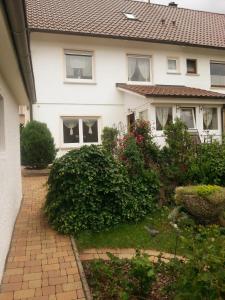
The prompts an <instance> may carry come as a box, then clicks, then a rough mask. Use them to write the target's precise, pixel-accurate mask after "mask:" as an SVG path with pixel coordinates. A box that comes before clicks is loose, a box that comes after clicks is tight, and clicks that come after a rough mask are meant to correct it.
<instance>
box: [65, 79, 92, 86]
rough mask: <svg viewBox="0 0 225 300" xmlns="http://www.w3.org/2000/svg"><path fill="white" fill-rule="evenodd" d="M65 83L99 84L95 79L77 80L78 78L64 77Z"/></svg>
mask: <svg viewBox="0 0 225 300" xmlns="http://www.w3.org/2000/svg"><path fill="white" fill-rule="evenodd" d="M64 83H65V84H67V83H69V84H71V83H72V84H90V85H95V84H97V83H96V81H93V80H76V79H64Z"/></svg>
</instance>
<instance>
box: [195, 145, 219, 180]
mask: <svg viewBox="0 0 225 300" xmlns="http://www.w3.org/2000/svg"><path fill="white" fill-rule="evenodd" d="M189 175H190V178H191V182H193V183H194V184H198V183H200V184H216V185H221V186H224V185H225V143H224V141H223V143H222V144H221V143H219V142H217V141H213V142H212V143H208V144H207V143H204V144H201V145H199V146H198V152H197V155H196V158H195V160H193V162H192V164H191V166H190V169H189Z"/></svg>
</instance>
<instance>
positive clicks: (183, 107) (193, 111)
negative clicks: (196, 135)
mask: <svg viewBox="0 0 225 300" xmlns="http://www.w3.org/2000/svg"><path fill="white" fill-rule="evenodd" d="M183 109H191V111H192V117H193V123H194V127H193V128H188V130H192V129H197V124H196V121H197V120H196V114H197V112H196V107H192V106H190V107H188V106H182V107H180V119H181V112H182V110H183Z"/></svg>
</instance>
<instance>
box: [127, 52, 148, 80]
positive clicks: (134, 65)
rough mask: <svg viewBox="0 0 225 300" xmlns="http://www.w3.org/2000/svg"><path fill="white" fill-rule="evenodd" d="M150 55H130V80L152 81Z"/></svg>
mask: <svg viewBox="0 0 225 300" xmlns="http://www.w3.org/2000/svg"><path fill="white" fill-rule="evenodd" d="M150 60H151V58H150V57H149V56H137V55H128V80H129V81H134V82H150Z"/></svg>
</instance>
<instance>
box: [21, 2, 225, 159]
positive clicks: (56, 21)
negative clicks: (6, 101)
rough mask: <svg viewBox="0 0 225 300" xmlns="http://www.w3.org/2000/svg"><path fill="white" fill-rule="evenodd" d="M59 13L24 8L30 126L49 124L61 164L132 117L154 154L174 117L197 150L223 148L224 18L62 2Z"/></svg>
mask: <svg viewBox="0 0 225 300" xmlns="http://www.w3.org/2000/svg"><path fill="white" fill-rule="evenodd" d="M56 2H57V3H56ZM79 7H82V10H79ZM65 8H66V9H63V7H62V4H61V3H60V1H54V3H53V1H42V2H41V3H34V2H33V1H30V0H27V16H28V26H29V28H30V43H31V55H32V61H33V68H34V77H35V84H36V93H37V102H36V103H35V104H34V105H33V117H34V119H36V120H38V121H41V122H45V123H47V125H48V127H49V129H50V130H51V132H52V134H53V136H54V139H55V143H56V146H57V147H58V148H59V154H60V155H61V154H63V153H65V151H67V150H68V149H71V148H74V147H80V146H82V145H84V144H91V143H101V132H102V129H103V128H104V127H105V126H110V127H116V128H118V129H119V130H121V131H125V130H126V129H127V127H128V126H129V125H131V124H132V122H133V121H134V120H135V119H139V118H142V119H145V120H148V121H150V122H151V125H152V129H153V133H154V135H155V138H156V141H157V142H158V143H159V144H160V145H163V144H164V135H163V129H164V128H165V126H166V125H167V124H168V123H169V122H172V121H174V120H175V119H176V118H181V119H182V120H183V121H184V122H185V123H186V125H187V126H188V128H189V130H190V131H191V132H194V134H197V135H198V136H199V138H200V139H201V141H202V142H204V141H207V140H208V139H209V138H210V139H211V138H213V139H218V140H221V137H222V133H223V106H224V104H225V36H224V31H223V30H222V26H225V15H220V14H213V13H206V12H198V11H192V10H188V9H181V8H178V7H176V6H175V5H174V4H171V5H169V6H162V5H155V4H150V3H147V2H146V1H133V0H113V1H109V0H106V1H104V3H102V2H101V1H99V0H95V1H89V0H88V1H85V5H84V1H82V0H79V1H75V2H71V1H69V0H67V1H66V5H65Z"/></svg>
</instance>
